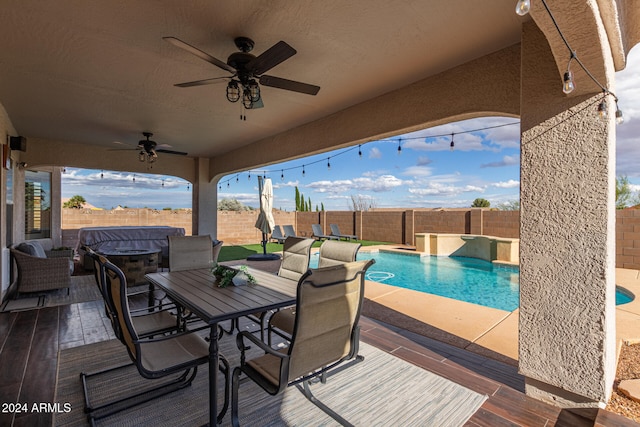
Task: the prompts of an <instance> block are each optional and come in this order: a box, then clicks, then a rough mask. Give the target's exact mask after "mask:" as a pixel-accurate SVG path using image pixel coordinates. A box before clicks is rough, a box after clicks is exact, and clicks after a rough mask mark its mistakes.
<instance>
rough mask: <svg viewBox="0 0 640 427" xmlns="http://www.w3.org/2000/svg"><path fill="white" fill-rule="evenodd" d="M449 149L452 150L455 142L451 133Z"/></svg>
mask: <svg viewBox="0 0 640 427" xmlns="http://www.w3.org/2000/svg"><path fill="white" fill-rule="evenodd" d="M449 147H450V148H449V149H450V150H451V151H453V147H455V143H454V142H453V134H451V144H449Z"/></svg>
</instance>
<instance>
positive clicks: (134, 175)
mask: <svg viewBox="0 0 640 427" xmlns="http://www.w3.org/2000/svg"><path fill="white" fill-rule="evenodd" d="M133 182H136V174H135V173H134V174H133Z"/></svg>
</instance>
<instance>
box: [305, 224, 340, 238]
mask: <svg viewBox="0 0 640 427" xmlns="http://www.w3.org/2000/svg"><path fill="white" fill-rule="evenodd" d="M311 230H312V231H313V234H312V235H311V236H312V237H314V238H316V239H317V240H322V239H325V240H338V237H336V236H331V235H329V234H324V232H323V231H322V227H321V226H320V224H311Z"/></svg>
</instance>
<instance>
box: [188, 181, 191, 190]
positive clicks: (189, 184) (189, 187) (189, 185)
mask: <svg viewBox="0 0 640 427" xmlns="http://www.w3.org/2000/svg"><path fill="white" fill-rule="evenodd" d="M189 190H191V183H190V182H187V191H189Z"/></svg>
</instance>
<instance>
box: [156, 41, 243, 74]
mask: <svg viewBox="0 0 640 427" xmlns="http://www.w3.org/2000/svg"><path fill="white" fill-rule="evenodd" d="M163 39H164V40H166V41H168V42H169V43H171V44H172V45H174V46H177V47H179V48H180V49H184V50H186V51H187V52H189V53H191V54H193V55H195V56H197V57H198V58H200V59H204V60H205V61H207V62H209V63H211V64H213V65H215V66H216V67H220V68H222V69H223V70H227V71H228V72H230V73H235V72H236V70H235V69H234V68H233V67H231V66H230V65H228V64H227V63H226V62H224V61H221V60H219V59H217V58H214V57H213V56H211V55H209V54H208V53H206V52H203V51H201V50H200V49H198V48H197V47H194V46H191V45H190V44H189V43H186V42H183V41H182V40H180V39H177V38H175V37H163Z"/></svg>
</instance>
